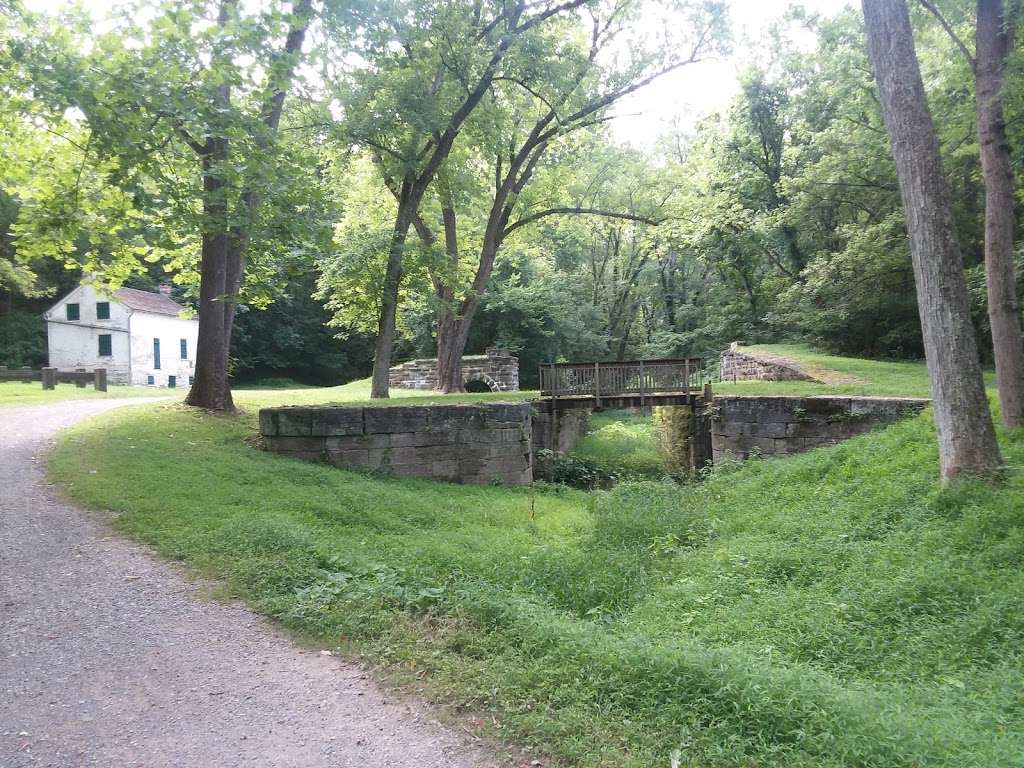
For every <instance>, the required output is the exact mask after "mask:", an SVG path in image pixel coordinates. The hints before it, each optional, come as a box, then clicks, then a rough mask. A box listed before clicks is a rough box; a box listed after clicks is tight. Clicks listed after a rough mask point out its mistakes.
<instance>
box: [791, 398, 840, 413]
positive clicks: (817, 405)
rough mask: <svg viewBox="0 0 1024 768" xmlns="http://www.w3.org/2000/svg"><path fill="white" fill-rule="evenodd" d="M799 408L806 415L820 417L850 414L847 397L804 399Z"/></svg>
mask: <svg viewBox="0 0 1024 768" xmlns="http://www.w3.org/2000/svg"><path fill="white" fill-rule="evenodd" d="M799 407H800V408H801V409H802V410H803V411H804V412H805V413H807V414H809V415H810V414H813V415H821V416H843V415H848V414H849V413H850V399H849V398H848V397H805V398H803V399H801V400H800V402H799Z"/></svg>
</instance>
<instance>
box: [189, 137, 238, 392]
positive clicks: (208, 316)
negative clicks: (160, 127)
mask: <svg viewBox="0 0 1024 768" xmlns="http://www.w3.org/2000/svg"><path fill="white" fill-rule="evenodd" d="M227 153H228V142H227V139H224V138H211V139H210V140H209V142H208V151H207V153H206V154H205V155H204V156H203V159H202V162H203V213H204V216H203V219H204V221H203V236H202V253H201V260H200V264H199V273H200V280H199V317H200V322H199V338H198V340H197V342H196V371H195V376H194V381H193V382H192V386H191V388H190V389H189V391H188V395H187V396H186V398H185V403H186V404H188V405H193V406H196V407H198V408H208V409H210V410H216V411H232V410H234V408H235V403H234V400H233V399H232V397H231V387H230V386H229V383H228V354H227V350H228V347H227V340H226V339H225V335H224V334H225V328H226V326H225V320H224V318H225V311H226V309H227V305H226V303H225V301H224V296H225V294H226V293H227V287H228V286H227V277H228V248H229V236H228V231H227V230H228V227H227V205H228V203H227V197H226V190H225V184H224V179H223V175H222V174H223V167H224V163H225V162H226V159H227Z"/></svg>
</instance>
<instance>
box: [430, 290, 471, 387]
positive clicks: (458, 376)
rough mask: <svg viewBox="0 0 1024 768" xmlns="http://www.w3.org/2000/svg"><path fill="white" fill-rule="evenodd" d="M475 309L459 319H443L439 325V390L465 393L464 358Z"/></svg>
mask: <svg viewBox="0 0 1024 768" xmlns="http://www.w3.org/2000/svg"><path fill="white" fill-rule="evenodd" d="M474 313H475V308H474V309H473V310H472V311H470V312H469V314H466V310H465V308H464V309H463V311H462V313H460V315H459V316H458V317H451V316H448V317H443V318H441V320H440V322H438V325H437V388H438V389H439V390H441V391H442V392H465V391H466V386H465V383H464V382H463V380H462V356H463V355H464V354H465V352H466V342H467V341H468V340H469V328H470V325H471V324H472V322H473V314H474Z"/></svg>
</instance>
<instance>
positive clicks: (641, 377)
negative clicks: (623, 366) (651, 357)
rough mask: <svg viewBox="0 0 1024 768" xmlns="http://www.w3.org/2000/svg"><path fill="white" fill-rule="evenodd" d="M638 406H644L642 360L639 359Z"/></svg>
mask: <svg viewBox="0 0 1024 768" xmlns="http://www.w3.org/2000/svg"><path fill="white" fill-rule="evenodd" d="M640 407H641V408H643V407H644V361H643V360H641V361H640Z"/></svg>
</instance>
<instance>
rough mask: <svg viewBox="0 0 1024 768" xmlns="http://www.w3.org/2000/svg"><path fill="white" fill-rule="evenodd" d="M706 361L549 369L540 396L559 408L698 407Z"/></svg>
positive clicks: (542, 369)
mask: <svg viewBox="0 0 1024 768" xmlns="http://www.w3.org/2000/svg"><path fill="white" fill-rule="evenodd" d="M707 383H708V382H707V377H706V376H705V372H704V360H703V359H701V358H699V357H684V358H672V359H662V360H617V361H614V362H610V363H597V362H595V363H545V364H543V365H541V367H540V391H541V396H542V397H546V398H551V400H552V401H553V402H554V404H555V406H556V408H572V407H578V408H593V409H601V408H631V407H637V406H641V407H642V406H647V405H691V406H692V405H695V404H696V402H697V400H698V399H699V398H701V397H702V396H703V395H704V386H705V384H707Z"/></svg>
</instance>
